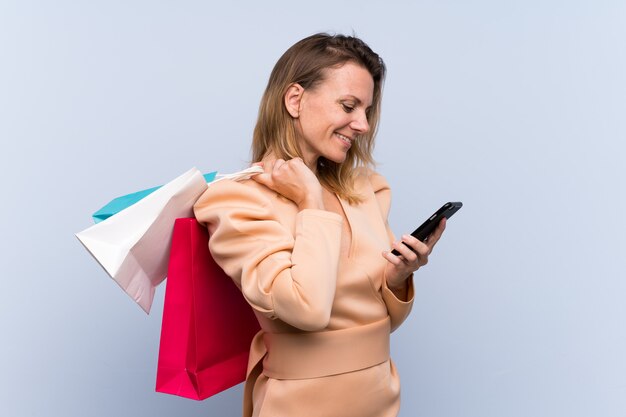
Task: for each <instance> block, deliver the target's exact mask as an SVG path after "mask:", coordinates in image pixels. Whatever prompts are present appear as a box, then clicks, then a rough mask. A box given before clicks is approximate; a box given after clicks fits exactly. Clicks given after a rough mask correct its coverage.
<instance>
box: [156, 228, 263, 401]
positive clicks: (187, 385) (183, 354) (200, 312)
mask: <svg viewBox="0 0 626 417" xmlns="http://www.w3.org/2000/svg"><path fill="white" fill-rule="evenodd" d="M208 241H209V236H208V232H207V230H206V228H205V227H203V226H202V225H200V224H199V223H198V222H197V221H196V219H194V218H184V219H177V220H176V222H175V224H174V232H173V236H172V248H171V251H170V261H169V268H168V274H167V284H166V287H165V306H164V309H163V323H162V327H161V344H160V348H159V360H158V369H157V381H156V390H157V391H158V392H163V393H167V394H174V395H179V396H182V397H187V398H192V399H194V400H203V399H205V398H207V397H210V396H211V395H214V394H217V393H218V392H221V391H223V390H225V389H228V388H230V387H232V386H233V385H236V384H238V383H240V382H242V381H244V380H245V378H246V368H247V365H248V353H249V350H250V342H251V341H252V338H253V336H254V335H255V334H256V332H258V330H259V324H258V322H257V320H256V317H255V316H254V313H253V312H252V308H251V307H250V306H249V305H248V304H247V302H246V301H245V300H244V298H243V296H242V294H241V292H240V291H239V289H238V288H237V286H236V285H235V284H234V283H233V281H232V280H231V279H230V278H229V277H228V276H227V275H226V274H225V273H224V271H222V269H221V268H220V267H219V266H218V265H217V264H216V263H215V261H214V260H213V258H212V257H211V253H210V252H209V247H208Z"/></svg>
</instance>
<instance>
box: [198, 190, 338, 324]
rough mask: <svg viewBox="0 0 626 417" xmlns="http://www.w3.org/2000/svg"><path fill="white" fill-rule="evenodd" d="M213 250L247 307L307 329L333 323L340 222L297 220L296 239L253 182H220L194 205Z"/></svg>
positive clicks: (304, 216)
mask: <svg viewBox="0 0 626 417" xmlns="http://www.w3.org/2000/svg"><path fill="white" fill-rule="evenodd" d="M194 213H195V216H196V218H197V219H198V221H199V222H200V223H204V224H206V226H207V227H208V229H209V235H210V240H209V248H210V250H211V254H212V255H213V258H214V259H215V261H216V262H217V264H218V265H220V266H221V267H222V269H223V270H224V271H225V272H226V273H227V274H228V275H229V276H230V277H231V278H232V279H233V280H234V281H235V283H236V284H237V285H238V286H239V287H240V288H241V291H242V293H243V295H244V297H245V298H246V299H247V301H248V302H249V303H250V305H251V306H252V307H253V308H254V309H256V310H257V311H258V312H260V313H262V314H264V315H265V316H267V317H268V318H270V319H276V318H278V319H280V320H282V321H284V322H286V323H288V324H290V325H292V326H294V327H297V328H299V329H302V330H308V331H315V330H321V329H323V328H325V327H326V326H327V325H328V322H329V320H330V312H331V307H332V303H333V299H334V296H335V288H336V280H337V269H338V264H339V244H340V239H341V223H342V218H341V216H339V215H338V214H335V213H331V212H328V211H324V210H314V209H306V210H302V211H300V212H299V213H298V214H297V215H296V225H295V236H294V234H293V232H292V231H291V230H288V228H287V227H285V226H284V225H283V224H281V223H280V222H279V221H278V219H277V218H276V213H275V210H273V206H272V204H271V202H270V200H269V198H268V197H267V195H266V194H265V193H263V192H261V190H259V189H258V188H256V187H255V186H254V185H252V184H245V183H238V182H234V181H221V182H220V183H216V184H214V185H212V186H210V187H209V189H208V190H207V191H206V192H205V193H204V194H203V195H202V196H201V197H200V199H199V200H198V201H197V202H196V204H195V205H194Z"/></svg>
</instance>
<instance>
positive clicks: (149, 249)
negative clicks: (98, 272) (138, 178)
mask: <svg viewBox="0 0 626 417" xmlns="http://www.w3.org/2000/svg"><path fill="white" fill-rule="evenodd" d="M262 171H263V170H262V168H261V167H259V166H253V167H250V168H248V169H246V170H243V171H240V172H237V173H235V174H230V175H218V177H219V178H218V179H216V180H215V181H213V182H212V183H211V184H214V183H215V182H217V181H220V180H222V179H234V180H240V179H243V178H249V177H250V176H251V175H253V174H255V173H259V172H262ZM206 188H207V182H206V181H205V178H204V177H203V175H202V174H201V173H200V171H198V170H197V169H196V168H192V169H190V170H189V171H187V172H185V173H184V174H183V175H181V176H180V177H178V178H176V179H174V180H173V181H170V182H168V183H167V184H165V185H163V186H161V187H157V189H156V190H153V191H152V192H151V193H149V194H148V195H145V196H143V197H142V198H141V199H139V201H137V202H136V203H134V204H132V205H131V206H129V207H126V208H124V209H123V210H121V211H120V212H119V213H116V212H115V211H113V212H111V213H110V214H112V215H111V216H110V217H108V218H107V219H106V220H103V221H101V222H100V223H97V224H95V225H93V226H91V227H89V228H87V229H85V230H83V231H82V232H79V233H77V234H76V237H78V239H79V240H80V242H81V243H82V244H83V245H84V246H85V248H86V249H87V250H88V251H89V252H90V253H91V254H92V255H93V257H94V258H95V259H96V260H97V261H98V262H99V263H100V265H102V267H103V268H104V270H105V271H106V272H107V273H108V274H109V275H110V276H111V278H113V280H115V281H116V282H117V283H118V284H119V285H120V287H122V289H123V290H124V291H125V292H126V293H127V294H128V295H129V296H131V297H132V298H133V299H134V300H135V301H136V302H137V304H139V306H141V308H143V310H144V311H145V312H146V313H149V312H150V307H151V306H152V300H153V298H154V291H155V288H156V286H157V285H159V284H160V283H161V282H162V281H163V280H164V279H165V276H166V274H167V261H168V257H169V248H170V241H171V239H172V228H173V226H174V221H175V219H177V218H179V217H189V216H192V215H193V205H194V203H195V202H196V201H197V200H198V198H199V197H200V196H201V195H202V193H203V192H204V191H205V190H206Z"/></svg>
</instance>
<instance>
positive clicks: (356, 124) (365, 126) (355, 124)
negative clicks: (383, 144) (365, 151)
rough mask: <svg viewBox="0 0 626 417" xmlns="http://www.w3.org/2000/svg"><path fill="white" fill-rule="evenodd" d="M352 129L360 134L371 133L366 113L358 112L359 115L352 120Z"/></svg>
mask: <svg viewBox="0 0 626 417" xmlns="http://www.w3.org/2000/svg"><path fill="white" fill-rule="evenodd" d="M350 127H351V128H352V129H353V130H355V131H357V132H359V133H360V134H364V133H367V132H369V130H370V124H369V122H368V121H367V115H366V114H365V112H358V114H355V118H354V119H353V120H352V123H351V124H350Z"/></svg>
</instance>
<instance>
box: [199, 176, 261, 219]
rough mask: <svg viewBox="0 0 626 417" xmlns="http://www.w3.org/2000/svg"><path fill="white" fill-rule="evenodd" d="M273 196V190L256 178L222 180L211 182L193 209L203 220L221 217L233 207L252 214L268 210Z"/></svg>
mask: <svg viewBox="0 0 626 417" xmlns="http://www.w3.org/2000/svg"><path fill="white" fill-rule="evenodd" d="M271 197H272V193H271V191H270V190H269V189H268V188H267V187H265V186H263V185H261V184H259V183H257V182H256V181H254V180H244V181H233V180H221V181H218V182H215V183H211V184H209V188H208V189H207V190H206V191H205V192H204V193H203V194H202V195H201V196H200V198H198V200H197V201H196V202H195V204H194V205H193V211H194V214H195V216H196V218H197V219H198V220H199V221H201V222H203V221H207V220H208V219H209V218H213V217H220V216H221V215H224V214H226V213H228V212H230V211H232V209H235V210H236V211H239V212H248V213H249V215H251V214H253V213H254V212H261V211H262V212H266V211H268V208H269V206H270V205H271V203H270V200H271Z"/></svg>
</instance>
